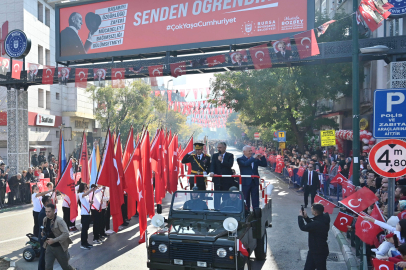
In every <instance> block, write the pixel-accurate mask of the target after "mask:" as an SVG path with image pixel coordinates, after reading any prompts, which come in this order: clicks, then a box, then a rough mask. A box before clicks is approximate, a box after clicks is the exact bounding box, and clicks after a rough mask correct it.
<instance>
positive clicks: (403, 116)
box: [374, 89, 406, 139]
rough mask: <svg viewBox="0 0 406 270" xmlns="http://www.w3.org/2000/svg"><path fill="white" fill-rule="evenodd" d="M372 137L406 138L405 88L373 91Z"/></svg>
mask: <svg viewBox="0 0 406 270" xmlns="http://www.w3.org/2000/svg"><path fill="white" fill-rule="evenodd" d="M374 137H375V138H377V139H394V138H406V89H379V90H376V91H375V98H374Z"/></svg>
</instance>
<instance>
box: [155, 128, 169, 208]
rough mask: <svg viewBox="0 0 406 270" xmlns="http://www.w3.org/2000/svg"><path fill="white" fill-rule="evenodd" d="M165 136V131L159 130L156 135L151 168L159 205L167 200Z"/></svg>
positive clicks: (156, 199) (156, 200)
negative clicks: (164, 162) (164, 163)
mask: <svg viewBox="0 0 406 270" xmlns="http://www.w3.org/2000/svg"><path fill="white" fill-rule="evenodd" d="M163 142H164V134H163V130H162V129H159V130H158V131H157V134H156V135H155V139H154V141H153V144H152V146H151V166H152V170H153V171H154V172H155V202H156V203H157V204H162V199H163V198H165V193H166V187H165V177H164V168H163V160H164V156H163V155H164V151H163V150H164V149H163V145H162V144H163Z"/></svg>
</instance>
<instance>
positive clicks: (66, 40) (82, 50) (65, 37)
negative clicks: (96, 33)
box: [60, 12, 92, 56]
mask: <svg viewBox="0 0 406 270" xmlns="http://www.w3.org/2000/svg"><path fill="white" fill-rule="evenodd" d="M82 24H83V22H82V15H80V14H79V13H77V12H73V13H72V14H71V15H70V16H69V27H66V28H65V29H64V30H62V31H61V43H60V44H61V56H70V55H81V54H86V53H87V51H88V50H89V49H90V47H91V46H92V41H91V39H92V33H90V32H89V36H88V38H87V40H86V42H85V44H84V45H83V43H82V40H81V39H80V37H79V32H78V31H79V30H80V28H82Z"/></svg>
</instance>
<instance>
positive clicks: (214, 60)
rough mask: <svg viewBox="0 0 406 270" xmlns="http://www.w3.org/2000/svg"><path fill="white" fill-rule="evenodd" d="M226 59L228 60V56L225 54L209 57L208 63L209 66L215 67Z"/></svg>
mask: <svg viewBox="0 0 406 270" xmlns="http://www.w3.org/2000/svg"><path fill="white" fill-rule="evenodd" d="M225 61H226V56H225V55H224V54H219V55H216V56H211V57H207V64H208V65H209V67H214V66H215V65H219V64H222V63H224V62H225Z"/></svg>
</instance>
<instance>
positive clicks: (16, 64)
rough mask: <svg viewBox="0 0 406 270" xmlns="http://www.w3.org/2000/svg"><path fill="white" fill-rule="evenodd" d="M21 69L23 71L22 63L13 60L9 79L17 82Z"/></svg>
mask: <svg viewBox="0 0 406 270" xmlns="http://www.w3.org/2000/svg"><path fill="white" fill-rule="evenodd" d="M22 69H23V61H18V60H14V59H13V68H12V71H13V72H12V73H11V78H13V79H17V80H19V79H20V76H21V70H22Z"/></svg>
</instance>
